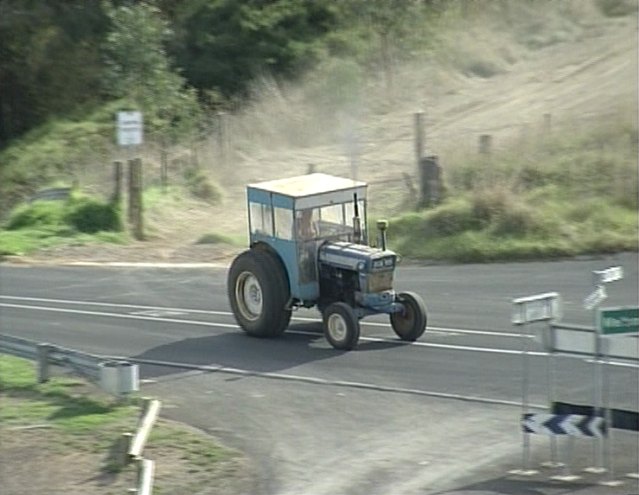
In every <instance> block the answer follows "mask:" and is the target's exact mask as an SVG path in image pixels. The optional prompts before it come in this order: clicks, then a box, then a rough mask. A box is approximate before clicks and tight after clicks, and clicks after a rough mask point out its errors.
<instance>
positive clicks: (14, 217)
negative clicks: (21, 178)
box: [6, 201, 66, 230]
mask: <svg viewBox="0 0 639 495" xmlns="http://www.w3.org/2000/svg"><path fill="white" fill-rule="evenodd" d="M65 205H66V203H63V202H60V201H35V202H33V203H29V204H25V205H22V206H19V207H18V208H16V209H15V210H14V211H13V213H12V214H11V215H10V217H9V221H8V222H7V225H6V229H7V230H18V229H24V228H30V227H42V226H51V225H54V226H57V225H63V224H64V214H65Z"/></svg>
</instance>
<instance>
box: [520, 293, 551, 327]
mask: <svg viewBox="0 0 639 495" xmlns="http://www.w3.org/2000/svg"><path fill="white" fill-rule="evenodd" d="M513 305H514V307H513V314H512V322H513V324H514V325H524V324H525V323H532V322H534V321H548V320H553V319H558V318H560V317H561V307H560V302H559V294H558V293H557V292H547V293H545V294H538V295H536V296H529V297H520V298H518V299H514V300H513Z"/></svg>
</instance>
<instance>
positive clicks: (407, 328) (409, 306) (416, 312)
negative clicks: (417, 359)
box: [390, 292, 427, 342]
mask: <svg viewBox="0 0 639 495" xmlns="http://www.w3.org/2000/svg"><path fill="white" fill-rule="evenodd" d="M397 302H400V303H402V305H403V306H404V309H403V310H402V311H400V312H398V313H391V315H390V321H391V326H392V327H393V330H394V331H395V333H396V334H397V336H398V337H399V338H400V339H402V340H405V341H407V342H414V341H415V340H417V339H418V338H419V337H421V336H422V334H423V333H424V331H425V330H426V323H427V317H426V305H425V304H424V300H423V299H422V298H421V296H420V295H419V294H415V293H414V292H400V293H399V294H397Z"/></svg>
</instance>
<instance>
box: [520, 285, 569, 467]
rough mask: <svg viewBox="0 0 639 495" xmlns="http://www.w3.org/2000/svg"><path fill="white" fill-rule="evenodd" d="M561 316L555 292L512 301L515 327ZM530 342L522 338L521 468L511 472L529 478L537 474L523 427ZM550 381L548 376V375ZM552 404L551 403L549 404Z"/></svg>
mask: <svg viewBox="0 0 639 495" xmlns="http://www.w3.org/2000/svg"><path fill="white" fill-rule="evenodd" d="M560 316H561V306H560V299H559V294H558V293H556V292H547V293H545V294H538V295H535V296H529V297H520V298H518V299H514V300H513V313H512V322H513V324H514V325H517V326H524V325H528V324H530V323H535V322H540V321H551V320H554V319H558V318H560ZM522 333H523V332H522ZM530 341H531V339H529V338H525V337H524V338H523V348H522V387H521V388H522V392H521V395H522V400H521V407H522V414H521V417H522V426H524V427H523V428H522V432H523V453H522V468H521V469H517V470H514V471H511V473H512V474H517V475H520V476H531V475H533V474H535V473H537V471H536V470H534V469H530V466H529V464H530V438H529V435H530V433H531V430H530V429H528V428H526V427H525V424H524V422H525V418H527V417H529V416H530V413H529V411H528V388H529V375H530V372H529V368H530V364H529V353H530ZM549 380H550V374H549ZM551 387H552V385H549V389H548V394H549V398H550V400H552V397H551V396H552V395H553V392H552V388H551ZM551 403H552V402H551ZM554 442H555V440H554V438H553V437H551V449H552V452H553V454H552V455H553V461H554V459H555V452H556V446H555V443H554Z"/></svg>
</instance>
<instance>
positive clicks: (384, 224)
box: [377, 220, 388, 251]
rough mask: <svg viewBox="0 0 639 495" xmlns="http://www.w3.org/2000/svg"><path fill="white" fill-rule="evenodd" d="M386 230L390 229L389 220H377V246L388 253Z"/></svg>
mask: <svg viewBox="0 0 639 495" xmlns="http://www.w3.org/2000/svg"><path fill="white" fill-rule="evenodd" d="M386 229H388V220H377V231H378V232H377V245H378V246H381V248H382V250H384V251H386Z"/></svg>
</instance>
